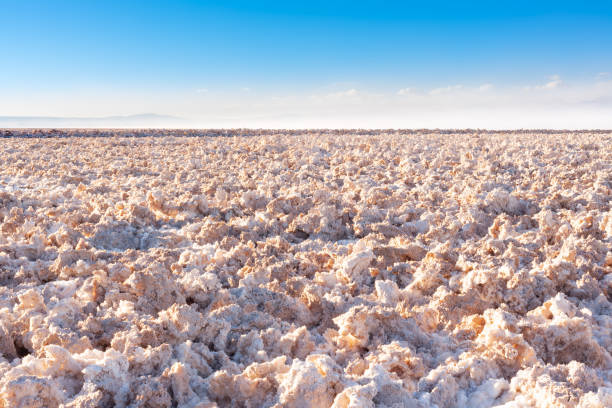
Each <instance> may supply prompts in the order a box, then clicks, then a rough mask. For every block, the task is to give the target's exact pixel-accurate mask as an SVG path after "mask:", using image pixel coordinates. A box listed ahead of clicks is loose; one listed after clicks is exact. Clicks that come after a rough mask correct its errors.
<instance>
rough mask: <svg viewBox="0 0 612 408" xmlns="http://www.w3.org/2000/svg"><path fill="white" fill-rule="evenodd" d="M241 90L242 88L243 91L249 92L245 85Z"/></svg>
mask: <svg viewBox="0 0 612 408" xmlns="http://www.w3.org/2000/svg"><path fill="white" fill-rule="evenodd" d="M242 90H243V91H244V92H251V88H247V87H244V88H242Z"/></svg>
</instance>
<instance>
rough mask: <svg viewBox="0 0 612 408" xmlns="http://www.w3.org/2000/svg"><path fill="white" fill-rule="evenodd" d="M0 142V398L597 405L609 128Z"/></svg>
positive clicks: (606, 386) (606, 381)
mask: <svg viewBox="0 0 612 408" xmlns="http://www.w3.org/2000/svg"><path fill="white" fill-rule="evenodd" d="M0 135H4V136H9V138H5V139H1V143H0V164H1V165H0V222H1V225H0V353H1V357H0V406H1V407H58V406H62V407H113V406H116V407H128V406H129V407H169V406H179V407H200V408H203V407H214V406H219V407H225V406H233V407H329V406H333V407H338V408H340V407H373V406H380V407H384V406H387V407H434V406H436V407H440V408H441V407H466V406H469V407H490V406H504V407H527V406H537V407H575V406H579V407H610V406H612V356H611V354H610V353H611V350H612V303H611V302H612V209H611V202H612V148H611V146H612V134H611V133H609V132H554V131H548V132H540V133H537V132H529V131H524V132H503V133H502V132H500V133H495V132H478V131H463V132H452V131H447V132H433V131H413V132H395V131H317V132H315V131H310V132H308V131H249V130H237V131H202V132H198V131H154V130H153V131H145V130H133V131H132V130H130V131H113V130H99V131H77V130H74V131H65V132H64V131H54V132H51V131H29V130H26V131H18V130H12V131H8V130H7V131H4V133H2V132H1V131H0ZM62 135H63V136H70V137H50V138H46V137H47V136H62ZM79 135H86V136H104V137H78V136H79ZM16 136H17V137H16ZM26 136H29V137H26ZM128 136H141V137H128ZM153 136H157V137H153ZM192 136H201V137H192Z"/></svg>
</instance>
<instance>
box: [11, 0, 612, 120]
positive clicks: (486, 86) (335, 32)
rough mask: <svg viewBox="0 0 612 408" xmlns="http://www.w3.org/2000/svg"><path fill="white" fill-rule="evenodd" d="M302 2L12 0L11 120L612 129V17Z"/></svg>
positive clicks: (526, 5) (443, 5)
mask: <svg viewBox="0 0 612 408" xmlns="http://www.w3.org/2000/svg"><path fill="white" fill-rule="evenodd" d="M296 3H297V2H276V1H259V2H246V1H245V2H240V1H224V2H206V1H95V2H94V1H63V0H57V1H53V2H51V1H29V0H0V52H1V56H2V57H1V61H2V63H1V64H0V74H1V75H0V96H2V97H1V98H0V100H1V102H0V116H15V115H26V116H33V115H35V116H76V117H79V116H106V115H131V114H138V113H144V112H153V113H157V114H163V115H173V116H178V117H181V118H185V119H186V120H189V121H190V123H193V124H194V125H197V126H226V127H232V126H233V125H234V124H235V125H236V126H245V125H246V126H249V125H250V126H266V127H284V126H289V127H301V126H307V127H318V126H319V125H320V126H327V125H335V126H349V127H352V126H350V125H351V124H352V123H355V125H365V126H368V125H369V126H372V127H377V126H379V125H382V124H385V123H388V124H389V126H394V127H400V126H401V127H420V126H421V125H423V124H429V125H430V126H431V125H435V124H438V123H439V126H440V127H444V126H454V125H456V126H468V125H470V124H473V126H480V125H481V124H483V125H486V126H487V127H508V126H509V125H510V124H511V123H516V127H522V126H523V125H538V124H539V125H540V126H544V125H546V126H548V127H555V123H552V122H553V119H554V117H555V116H567V115H568V114H569V115H570V116H571V117H574V119H572V120H573V121H574V122H575V123H574V124H573V125H572V123H573V122H567V124H568V125H572V126H569V127H595V125H598V126H602V125H605V124H606V123H608V122H607V121H606V120H607V119H606V116H608V115H606V113H611V112H612V111H611V110H609V108H610V107H612V102H611V100H612V92H611V90H612V86H611V84H610V81H611V80H612V78H610V74H609V72H611V71H612V2H588V4H580V2H560V1H556V2H547V1H541V2H536V3H537V4H533V3H534V2H527V1H512V2H497V3H495V4H493V3H494V2H464V3H463V4H460V3H459V2H451V1H433V2H422V1H420V2H395V1H377V2H359V1H352V2H351V1H335V2H334V1H327V2H326V1H309V2H301V3H300V4H296ZM425 3H427V4H425ZM525 100H527V101H528V103H527V104H524V103H522V102H523V101H525ZM525 105H528V106H529V111H528V112H527V111H526V112H525V113H526V114H528V115H527V116H529V115H531V116H534V117H535V116H536V113H537V112H540V111H541V112H540V113H541V115H540V118H541V124H540V123H539V122H538V120H537V119H528V118H524V120H523V122H520V120H521V117H520V116H521V115H520V112H521V111H520V108H521V106H525ZM468 108H469V109H468ZM485 108H486V109H485ZM492 108H496V109H495V110H496V113H497V114H498V115H499V118H498V119H496V120H497V121H495V120H492V119H491V112H488V111H487V110H491V109H492ZM466 109H467V110H469V112H468V111H466ZM534 109H535V110H534ZM538 109H539V110H538ZM500 111H505V112H508V114H507V115H506V116H507V117H505V116H504V115H502V114H500V113H499V112H500ZM427 115H429V116H430V118H429V119H427V121H424V120H423V118H425V117H427ZM517 115H518V116H519V117H518V118H516V116H517ZM440 116H441V117H440ZM511 116H512V117H514V118H515V120H516V122H511V119H512V117H511ZM609 116H612V114H610V115H609ZM436 118H437V122H436V121H435V120H436ZM453 118H454V119H453ZM564 120H566V121H568V120H569V119H568V118H567V117H566V118H564ZM556 123H562V122H556ZM589 124H592V125H591V126H589ZM369 126H368V127H369ZM608 127H612V123H610V125H608Z"/></svg>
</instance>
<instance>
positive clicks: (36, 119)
mask: <svg viewBox="0 0 612 408" xmlns="http://www.w3.org/2000/svg"><path fill="white" fill-rule="evenodd" d="M189 124H190V121H189V120H188V119H183V118H179V117H176V116H167V115H158V114H154V113H144V114H139V115H127V116H106V117H97V118H96V117H89V118H88V117H81V118H79V117H75V118H71V117H53V116H0V128H158V127H189Z"/></svg>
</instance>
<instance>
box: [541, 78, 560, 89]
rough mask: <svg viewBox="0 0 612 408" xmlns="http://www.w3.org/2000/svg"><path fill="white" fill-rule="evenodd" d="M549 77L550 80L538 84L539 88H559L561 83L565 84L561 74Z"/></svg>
mask: <svg viewBox="0 0 612 408" xmlns="http://www.w3.org/2000/svg"><path fill="white" fill-rule="evenodd" d="M548 79H550V81H548V82H547V83H545V84H544V85H540V86H538V87H537V88H538V89H555V88H558V87H559V86H560V85H561V84H563V81H562V80H561V77H560V76H559V75H553V76H551V77H550V78H548Z"/></svg>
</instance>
